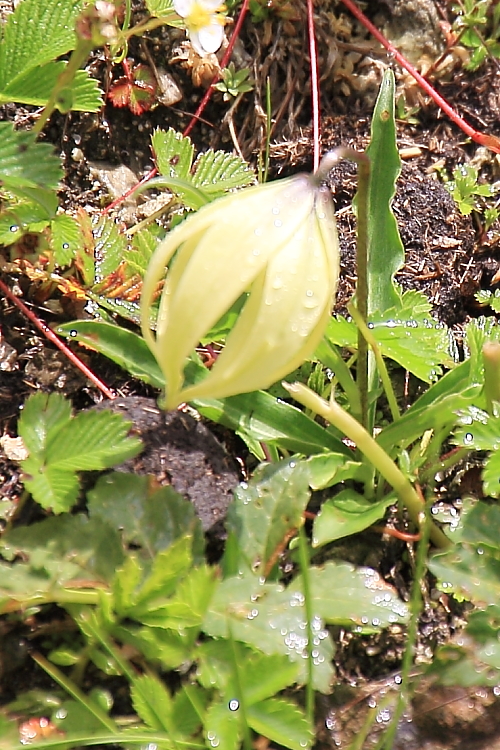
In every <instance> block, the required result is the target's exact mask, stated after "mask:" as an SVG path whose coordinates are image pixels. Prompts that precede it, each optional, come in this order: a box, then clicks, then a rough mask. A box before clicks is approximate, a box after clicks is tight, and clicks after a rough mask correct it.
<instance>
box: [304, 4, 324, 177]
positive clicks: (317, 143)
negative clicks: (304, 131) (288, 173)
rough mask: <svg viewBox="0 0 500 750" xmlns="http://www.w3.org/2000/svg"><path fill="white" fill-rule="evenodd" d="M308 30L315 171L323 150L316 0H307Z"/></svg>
mask: <svg viewBox="0 0 500 750" xmlns="http://www.w3.org/2000/svg"><path fill="white" fill-rule="evenodd" d="M307 30H308V34H309V57H310V66H311V105H312V120H313V172H316V171H317V169H318V167H319V158H320V151H321V134H320V111H319V81H318V53H317V50H316V32H315V29H314V0H307Z"/></svg>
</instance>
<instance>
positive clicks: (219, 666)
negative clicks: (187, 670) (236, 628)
mask: <svg viewBox="0 0 500 750" xmlns="http://www.w3.org/2000/svg"><path fill="white" fill-rule="evenodd" d="M234 647H235V648H236V652H237V659H238V669H239V670H240V672H241V674H243V675H244V682H243V684H242V690H243V696H244V700H245V706H250V705H252V704H254V703H258V702H259V701H262V700H265V699H266V698H271V697H272V696H273V695H275V694H276V693H278V692H280V691H281V690H284V689H285V688H287V687H289V686H290V685H293V684H294V682H296V681H297V678H298V675H299V665H298V664H297V662H291V661H290V660H289V659H288V658H287V657H286V656H281V655H277V654H273V655H267V654H263V653H262V652H258V651H255V650H254V649H251V648H249V647H248V646H245V645H243V644H242V643H236V644H234ZM197 656H198V660H199V667H198V677H199V680H200V682H201V684H202V685H204V686H205V687H206V688H207V689H209V688H211V687H217V688H218V689H219V690H220V691H221V692H222V693H224V694H225V695H229V694H230V692H231V690H235V684H234V663H233V662H234V652H233V646H232V645H231V643H230V641H228V640H216V641H208V642H207V643H202V644H201V645H200V646H199V648H198V651H197Z"/></svg>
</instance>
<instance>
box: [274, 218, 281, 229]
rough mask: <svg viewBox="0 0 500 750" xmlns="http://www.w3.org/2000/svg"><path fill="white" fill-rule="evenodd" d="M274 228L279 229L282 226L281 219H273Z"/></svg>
mask: <svg viewBox="0 0 500 750" xmlns="http://www.w3.org/2000/svg"><path fill="white" fill-rule="evenodd" d="M274 226H275V227H276V228H277V229H279V228H280V227H282V226H283V222H282V221H281V219H275V220H274Z"/></svg>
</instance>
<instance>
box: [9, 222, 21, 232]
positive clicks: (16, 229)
mask: <svg viewBox="0 0 500 750" xmlns="http://www.w3.org/2000/svg"><path fill="white" fill-rule="evenodd" d="M18 231H19V227H18V225H17V224H12V226H11V227H9V232H12V233H14V232H18Z"/></svg>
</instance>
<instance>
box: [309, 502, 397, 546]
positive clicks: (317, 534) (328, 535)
mask: <svg viewBox="0 0 500 750" xmlns="http://www.w3.org/2000/svg"><path fill="white" fill-rule="evenodd" d="M393 502H394V498H391V497H390V496H388V497H386V498H384V499H383V500H380V501H379V502H376V503H373V502H369V501H368V500H366V499H365V498H364V497H363V496H362V495H359V494H358V493H357V492H355V491H354V490H352V489H350V490H342V492H339V493H338V494H337V495H335V497H332V498H330V499H329V500H326V501H325V502H324V503H323V504H322V506H321V509H320V511H319V513H318V515H317V516H316V518H315V519H314V526H313V540H312V543H313V547H320V546H321V545H322V544H328V543H329V542H333V541H334V540H335V539H342V538H343V537H346V536H351V535H352V534H357V533H359V532H360V531H363V530H364V529H367V528H368V527H369V526H371V525H372V524H373V523H375V522H376V521H378V520H379V519H381V518H383V516H384V513H385V511H386V509H387V508H388V506H389V505H391V503H393Z"/></svg>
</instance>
